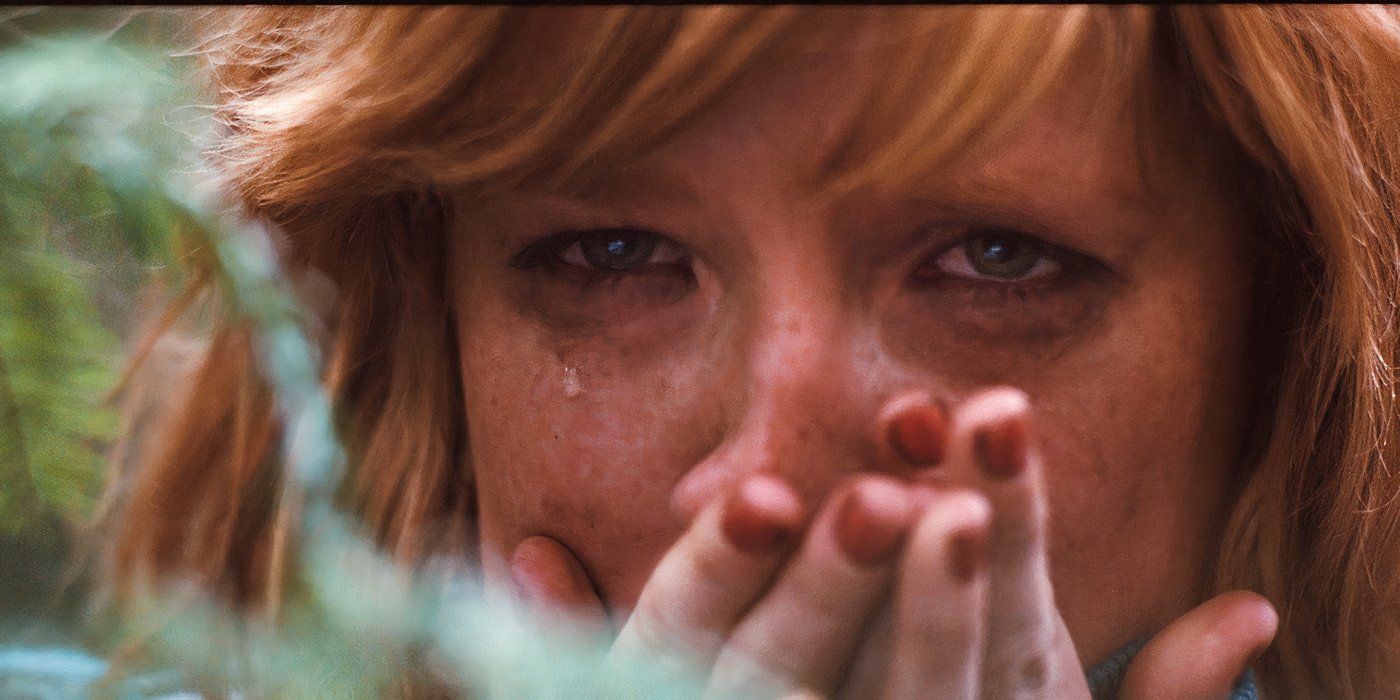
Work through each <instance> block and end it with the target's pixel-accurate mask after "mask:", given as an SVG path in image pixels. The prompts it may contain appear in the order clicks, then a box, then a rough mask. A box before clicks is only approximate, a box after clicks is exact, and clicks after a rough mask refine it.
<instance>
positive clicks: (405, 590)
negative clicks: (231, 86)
mask: <svg viewBox="0 0 1400 700" xmlns="http://www.w3.org/2000/svg"><path fill="white" fill-rule="evenodd" d="M186 69H187V66H185V65H184V64H182V63H180V62H179V61H175V60H173V59H171V58H170V57H168V56H166V55H165V54H164V53H162V52H161V51H160V50H159V49H156V48H150V47H142V46H140V45H135V44H129V43H123V42H120V41H115V40H113V39H112V37H111V36H107V35H92V34H84V35H68V36H57V37H54V36H51V37H47V38H44V39H35V38H30V39H28V40H26V41H22V42H18V43H11V44H8V45H5V44H0V357H3V363H4V364H3V365H0V528H10V529H11V530H16V529H19V528H26V527H30V525H31V523H34V522H36V521H37V520H40V519H42V518H43V517H44V516H45V515H46V514H47V515H53V514H59V515H61V516H62V517H64V518H70V519H80V518H82V517H84V515H85V514H86V513H87V511H88V508H89V507H90V504H91V503H92V498H93V495H94V493H95V489H96V486H97V484H98V483H99V482H100V481H101V478H100V475H101V472H102V466H101V462H102V450H101V446H102V445H103V443H104V441H106V440H107V439H109V438H110V437H111V436H112V433H113V429H114V421H113V416H112V414H111V411H110V409H108V408H106V407H104V406H103V404H102V399H103V397H104V396H105V395H106V394H107V393H108V391H109V390H110V388H111V386H112V383H113V381H114V379H115V376H116V375H115V370H116V368H117V367H118V366H119V364H118V357H119V355H120V348H119V344H118V343H117V340H116V337H115V335H114V332H113V329H112V328H110V327H109V326H110V325H111V322H110V320H109V319H104V318H103V317H102V314H100V313H99V312H98V310H97V304H96V303H95V301H94V294H96V290H95V288H94V280H97V281H100V277H101V275H100V274H91V273H92V272H93V270H92V268H91V266H93V265H98V266H99V267H100V265H101V263H102V261H104V260H111V259H117V258H123V259H127V260H134V261H136V262H138V263H139V264H140V265H144V266H147V267H152V268H156V267H159V266H162V265H167V264H168V263H170V262H171V261H172V260H173V259H174V258H175V257H177V256H176V255H175V254H174V253H172V252H171V251H172V249H174V248H176V247H178V246H177V245H176V243H178V242H181V241H184V242H187V243H189V244H190V245H191V246H193V247H199V248H202V249H203V250H204V251H205V252H206V253H207V252H210V251H212V254H213V255H214V256H215V257H216V258H217V260H218V262H219V264H218V266H217V268H218V273H217V279H216V282H217V284H218V286H219V287H220V294H219V295H218V297H219V298H220V299H223V300H224V301H225V303H226V304H227V308H225V309H223V312H224V313H230V314H235V315H237V316H239V317H241V318H244V319H246V320H247V321H248V322H249V324H250V325H251V326H252V327H253V328H254V330H255V334H254V335H255V343H256V346H257V349H258V354H259V367H260V369H261V370H262V372H263V373H264V374H265V375H266V377H267V379H268V381H269V382H270V384H271V386H272V388H273V390H274V391H275V392H276V393H277V395H278V401H277V402H276V403H277V405H278V407H279V410H280V411H281V415H280V418H281V420H282V421H283V423H284V425H285V427H286V431H285V433H286V439H285V443H284V445H283V449H282V453H283V454H282V457H283V460H282V462H283V464H284V465H285V469H284V478H285V483H284V484H283V487H282V488H283V489H284V498H283V502H284V503H290V504H295V507H294V508H292V510H290V511H289V512H290V513H292V516H291V517H293V519H294V523H295V528H294V531H295V534H294V537H295V538H296V541H297V543H298V545H297V547H296V548H295V549H296V552H297V554H296V556H295V559H294V560H293V561H292V562H290V563H289V566H288V570H289V574H290V576H289V578H290V580H291V585H289V586H288V590H287V592H286V594H285V599H284V601H283V604H282V605H281V607H280V609H279V610H278V611H277V614H276V615H275V616H265V615H261V614H258V615H249V614H247V613H242V612H238V611H233V610H230V609H228V608H226V607H224V606H222V605H221V604H220V603H219V602H218V601H216V600H213V599H209V598H207V597H204V595H203V592H201V591H164V592H163V595H162V596H160V597H156V598H154V599H151V600H149V601H146V603H145V605H144V608H143V609H142V610H139V611H135V612H134V614H132V615H131V616H130V617H129V618H128V619H127V620H126V627H125V631H124V633H123V634H119V635H118V638H121V637H123V636H124V637H126V638H128V639H132V638H134V639H138V640H140V641H141V642H142V646H143V647H144V648H146V649H147V650H148V651H150V652H152V653H151V654H148V655H145V656H144V659H145V661H144V662H143V664H142V665H143V666H144V667H140V666H138V665H136V664H133V663H130V662H124V663H122V664H118V665H117V667H116V668H114V667H113V665H112V664H109V663H108V662H107V661H105V660H103V658H101V657H102V656H103V654H104V652H105V651H107V650H104V649H93V650H82V649H75V648H48V649H34V648H14V647H12V648H3V647H2V646H0V695H6V694H11V693H21V694H23V695H25V696H33V697H71V696H74V695H87V694H90V693H95V692H102V693H107V694H112V695H116V696H121V697H150V696H159V695H162V694H166V693H172V692H176V691H178V690H180V689H182V688H190V687H197V688H214V689H218V690H220V691H223V692H230V693H238V694H245V695H246V696H250V697H363V696H377V695H380V694H383V693H385V692H388V691H389V690H390V689H391V688H392V687H394V684H395V683H397V682H398V681H399V680H401V678H402V676H401V675H400V674H401V673H402V672H403V670H404V669H405V668H407V667H412V668H415V669H418V672H419V673H426V674H429V675H431V677H432V678H433V679H434V682H435V683H437V684H440V685H442V686H445V687H447V688H453V689H457V690H460V691H462V692H463V693H466V694H470V695H474V696H476V695H492V694H494V695H499V696H504V697H565V696H568V697H589V696H592V697H619V696H632V697H671V696H692V695H694V694H695V693H696V691H697V690H698V685H696V677H695V676H693V675H691V674H690V673H689V672H688V671H686V670H685V669H683V668H682V669H677V668H671V667H662V666H652V665H647V664H637V663H631V664H627V665H624V666H618V665H616V664H613V665H606V666H605V664H604V663H603V660H604V654H605V650H606V644H605V639H602V638H600V637H599V636H598V635H596V634H593V633H591V632H588V631H583V630H577V629H571V628H568V627H567V626H562V625H558V624H555V625H551V626H550V627H547V628H546V627H541V626H537V625H535V624H533V623H532V622H531V621H530V619H529V618H528V617H527V616H526V615H525V614H524V613H522V612H521V611H519V610H517V609H516V608H515V607H514V605H513V604H512V603H511V602H509V601H499V600H493V599H491V598H488V596H486V595H485V594H484V593H483V590H482V588H481V587H480V584H479V582H478V580H477V577H476V575H475V573H474V572H473V571H472V570H471V566H470V564H469V563H468V562H446V563H445V565H444V566H442V567H437V568H430V569H429V570H428V571H405V570H403V569H401V568H399V567H397V566H395V565H394V564H392V563H391V562H390V561H389V560H388V558H387V557H385V556H383V555H382V553H381V552H379V551H378V550H377V549H376V547H375V546H374V545H373V544H372V542H371V541H370V540H369V538H367V537H366V536H365V535H364V533H362V532H361V531H360V529H359V527H358V525H357V523H356V521H355V520H354V519H353V518H352V517H349V516H347V515H346V514H344V513H342V512H341V511H339V510H338V509H337V508H336V506H335V504H334V501H333V497H332V494H334V493H335V491H336V484H337V483H338V481H339V479H340V477H341V474H342V473H343V472H344V471H345V470H346V467H347V459H348V458H347V455H346V454H345V452H344V451H343V450H342V449H341V447H340V444H341V443H340V439H339V436H337V435H336V434H335V431H334V427H333V426H334V424H335V421H333V420H332V406H331V403H330V400H329V397H328V396H327V395H326V394H325V392H324V389H323V387H322V386H321V385H320V382H319V379H318V378H319V377H320V376H321V370H320V360H319V358H318V356H317V351H316V347H315V346H314V345H313V344H312V343H310V342H309V341H308V339H307V338H308V334H307V333H306V329H305V328H304V326H303V321H304V318H305V317H304V315H303V314H302V312H301V310H300V309H299V307H298V305H297V303H296V301H295V295H294V294H293V293H292V291H291V286H290V284H289V283H288V281H287V280H285V279H283V277H282V276H281V275H280V274H279V272H278V266H277V264H276V260H275V256H274V254H273V252H272V249H271V247H270V246H269V245H268V242H267V235H266V232H265V231H264V230H263V229H262V228H261V227H260V225H259V224H257V223H256V222H251V221H248V220H246V219H245V218H243V217H242V216H240V215H239V214H238V212H237V211H236V210H231V209H229V207H228V206H227V202H226V201H225V200H222V199H221V198H220V196H219V193H217V192H214V191H211V190H210V189H208V188H207V187H206V186H205V184H204V183H203V182H202V180H201V179H200V178H199V177H198V176H197V175H196V174H195V173H196V169H195V167H194V161H195V158H194V153H195V148H194V145H193V143H192V142H191V141H190V139H189V138H188V134H187V133H186V134H182V133H180V132H179V131H176V130H172V129H171V128H169V125H168V121H169V115H170V114H171V113H172V112H174V111H175V110H176V109H177V108H178V107H179V106H180V105H183V104H188V103H189V102H190V101H192V98H191V97H190V93H189V91H188V89H187V87H186V85H187V84H188V83H187V78H186V77H185V76H184V74H183V71H184V70H186ZM185 131H186V132H188V131H189V129H186V130H185ZM98 272H101V271H100V270H99V271H98ZM0 644H3V641H0ZM152 667H154V668H155V670H152Z"/></svg>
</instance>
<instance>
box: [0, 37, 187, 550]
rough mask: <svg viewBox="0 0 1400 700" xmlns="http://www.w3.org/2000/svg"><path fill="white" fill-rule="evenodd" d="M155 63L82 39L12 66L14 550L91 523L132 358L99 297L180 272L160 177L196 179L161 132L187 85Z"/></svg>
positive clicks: (10, 511)
mask: <svg viewBox="0 0 1400 700" xmlns="http://www.w3.org/2000/svg"><path fill="white" fill-rule="evenodd" d="M142 51H143V50H142V49H141V48H140V47H137V46H134V45H129V44H126V45H124V44H120V43H116V42H111V41H98V40H94V38H93V37H91V36H84V35H76V34H74V35H67V36H56V37H45V38H36V37H27V38H26V39H24V40H22V41H18V42H14V43H11V44H10V45H9V46H6V47H5V48H4V50H0V534H8V535H15V534H19V533H23V532H25V531H27V530H33V529H35V528H43V527H46V526H47V525H48V524H50V523H52V522H54V521H55V520H67V521H70V522H71V521H76V520H81V519H83V518H85V517H86V516H87V515H88V513H89V511H90V508H91V506H92V504H93V502H94V499H95V497H96V495H97V491H98V489H99V488H100V486H101V482H102V466H103V454H102V447H103V446H104V444H105V443H106V442H107V441H109V440H110V439H111V438H112V437H113V436H114V432H115V429H116V419H115V416H114V413H113V411H112V409H111V408H110V407H108V406H106V405H105V402H104V398H105V396H106V394H107V393H108V392H109V391H110V390H111V388H112V386H113V383H114V379H115V377H116V372H117V370H118V368H119V362H120V357H121V346H120V343H119V339H118V336H117V335H116V330H117V329H116V328H113V323H114V320H115V319H113V318H110V317H105V316H104V314H102V313H100V311H99V308H98V304H97V302H96V300H97V298H98V291H99V290H98V289H97V286H98V285H99V284H103V283H105V284H111V283H113V282H114V281H115V280H112V279H111V277H112V275H111V274H110V272H111V271H112V270H113V269H114V268H116V267H119V265H118V263H119V262H122V261H126V262H127V263H128V267H129V268H139V267H140V266H152V265H162V264H165V263H168V262H169V251H170V249H171V247H170V245H169V244H170V237H171V236H172V235H173V232H174V231H176V230H177V228H178V227H177V226H175V225H174V222H173V221H172V220H171V219H170V213H169V212H170V210H169V207H168V206H165V205H164V200H165V199H166V197H167V195H166V194H165V193H164V192H163V191H162V187H163V185H164V183H163V182H162V181H160V180H155V179H152V175H153V174H155V173H162V172H170V171H175V170H178V169H182V168H183V169H184V170H186V171H188V170H189V167H190V164H189V161H188V159H187V154H188V153H189V152H190V149H189V147H188V146H187V145H185V144H182V143H180V142H181V141H182V139H180V138H175V136H176V135H175V133H174V132H172V131H170V129H169V128H168V127H167V126H166V125H165V124H164V123H163V122H162V121H161V119H160V117H161V115H162V114H164V113H168V112H169V111H170V109H171V108H172V107H173V106H174V105H176V104H179V103H181V102H182V101H184V100H185V98H186V93H185V92H184V90H185V85H186V82H185V81H182V80H180V79H179V78H178V76H177V74H176V72H175V67H176V65H175V64H174V63H173V62H168V61H167V62H162V61H154V60H151V56H150V55H149V54H151V53H153V52H152V51H151V50H150V49H145V50H144V52H145V55H143V53H142ZM186 141H187V140H186ZM104 274H105V275H106V276H104Z"/></svg>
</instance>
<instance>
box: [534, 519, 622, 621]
mask: <svg viewBox="0 0 1400 700" xmlns="http://www.w3.org/2000/svg"><path fill="white" fill-rule="evenodd" d="M510 575H511V581H512V582H513V583H514V584H515V591H516V595H518V596H519V597H520V599H521V600H522V601H523V602H525V604H526V606H527V607H529V608H531V609H532V610H534V611H536V612H537V613H539V614H542V615H545V616H546V617H549V618H558V617H566V618H568V619H570V620H571V621H573V622H575V623H577V624H580V625H583V626H585V627H587V628H592V629H604V628H606V627H607V625H608V617H607V612H606V610H605V609H604V607H603V603H602V601H601V600H600V599H599V597H598V593H597V591H596V590H594V588H593V582H592V581H591V580H589V577H588V573H587V572H586V571H584V569H583V565H582V564H581V563H579V561H578V558H577V557H575V556H574V554H573V552H570V551H569V550H568V549H567V548H566V547H564V545H562V544H560V543H559V541H558V540H555V539H553V538H550V537H544V536H542V535H536V536H534V537H529V538H526V539H525V541H523V542H521V543H520V544H519V546H517V547H516V548H515V554H514V555H512V557H511V563H510Z"/></svg>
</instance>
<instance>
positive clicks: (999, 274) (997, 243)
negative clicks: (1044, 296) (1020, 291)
mask: <svg viewBox="0 0 1400 700" xmlns="http://www.w3.org/2000/svg"><path fill="white" fill-rule="evenodd" d="M931 264H932V267H934V268H935V271H936V272H935V274H941V275H945V276H949V277H957V278H964V279H970V280H986V281H999V282H1019V281H1026V280H1036V279H1043V278H1048V277H1052V276H1054V275H1055V274H1057V273H1059V272H1060V271H1061V269H1062V268H1063V265H1062V263H1061V262H1060V261H1059V260H1057V259H1055V256H1054V254H1053V253H1052V252H1051V251H1050V250H1049V247H1048V246H1046V245H1045V244H1043V243H1041V242H1040V241H1038V240H1037V239H1035V238H1032V237H1030V236H1027V235H1024V234H1020V233H1015V232H1011V231H997V230H993V231H984V232H980V233H975V234H974V235H972V236H969V237H967V238H965V239H963V240H962V241H961V242H960V243H958V244H957V245H954V246H953V247H951V248H948V249H947V250H945V251H943V252H942V253H940V254H939V255H938V256H937V257H936V258H935V259H934V260H933V261H932V263H931ZM925 274H926V273H925Z"/></svg>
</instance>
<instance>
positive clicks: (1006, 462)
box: [973, 417, 1027, 479]
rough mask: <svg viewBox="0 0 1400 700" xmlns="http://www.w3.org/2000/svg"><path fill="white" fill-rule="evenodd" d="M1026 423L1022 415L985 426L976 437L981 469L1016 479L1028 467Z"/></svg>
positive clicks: (990, 474) (975, 447) (1005, 477)
mask: <svg viewBox="0 0 1400 700" xmlns="http://www.w3.org/2000/svg"><path fill="white" fill-rule="evenodd" d="M1026 442H1027V436H1026V426H1025V423H1024V422H1023V421H1022V420H1021V419H1019V418H1014V417H1012V418H1006V419H1003V420H1001V421H998V422H996V423H993V424H991V425H986V426H983V427H982V428H981V429H980V430H979V431H978V432H977V435H976V436H975V437H974V438H973V448H974V450H975V451H976V453H977V462H978V464H980V465H981V466H982V471H983V472H985V473H986V474H987V475H988V476H990V477H993V478H996V479H1014V478H1016V477H1017V476H1020V474H1021V472H1022V471H1025V468H1026Z"/></svg>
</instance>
